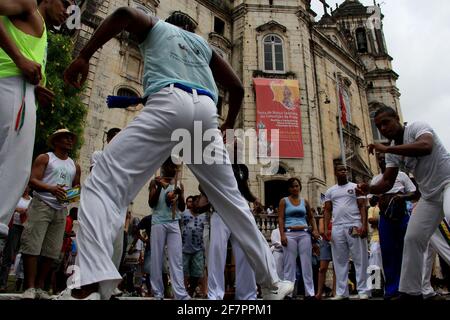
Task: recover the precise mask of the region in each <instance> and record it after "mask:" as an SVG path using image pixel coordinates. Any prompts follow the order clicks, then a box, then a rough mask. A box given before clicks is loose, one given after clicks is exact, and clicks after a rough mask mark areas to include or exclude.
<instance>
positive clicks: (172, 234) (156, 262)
mask: <svg viewBox="0 0 450 320" xmlns="http://www.w3.org/2000/svg"><path fill="white" fill-rule="evenodd" d="M150 245H151V252H152V254H151V256H150V265H151V267H150V282H151V285H152V290H153V295H154V297H155V298H157V299H162V298H164V283H163V278H162V273H163V272H162V271H163V262H164V247H165V246H166V245H167V252H168V258H169V272H170V281H171V283H172V290H173V293H174V296H175V299H177V300H188V299H190V297H189V295H188V293H187V292H186V288H185V286H184V273H183V243H182V240H181V232H180V225H179V222H178V221H174V222H171V223H165V224H155V225H153V226H152V232H151V239H150Z"/></svg>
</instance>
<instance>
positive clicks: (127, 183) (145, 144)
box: [77, 88, 279, 298]
mask: <svg viewBox="0 0 450 320" xmlns="http://www.w3.org/2000/svg"><path fill="white" fill-rule="evenodd" d="M198 100H199V101H197V100H195V101H194V98H193V95H192V94H189V93H187V92H185V91H182V90H180V89H176V88H175V89H173V90H170V89H169V88H165V89H163V90H161V91H160V92H158V93H156V94H154V95H152V96H150V97H149V98H148V100H147V104H146V106H145V107H144V109H143V110H142V111H141V113H140V114H139V115H138V116H137V117H136V118H135V119H134V120H133V121H132V122H131V123H130V124H129V125H128V126H127V127H126V128H125V129H124V130H122V131H121V132H120V133H119V134H118V135H117V136H116V137H115V138H114V139H113V140H112V141H111V143H110V144H108V146H107V147H106V148H105V151H104V152H103V153H102V155H101V156H100V157H99V159H98V162H97V164H96V165H95V167H94V168H93V169H92V173H91V175H90V176H89V177H88V178H87V179H86V181H85V185H84V188H83V189H82V193H81V201H80V208H79V212H78V219H79V223H80V230H79V232H78V235H77V237H78V250H79V252H78V256H77V258H78V266H79V271H80V283H81V285H82V286H84V285H88V284H92V283H98V282H99V283H100V293H101V294H102V296H103V297H104V298H107V297H108V295H110V294H111V292H112V290H114V288H115V286H116V285H117V283H118V282H119V281H120V280H121V277H120V274H119V273H118V272H117V269H116V267H115V266H114V263H113V261H112V259H111V258H112V256H113V242H114V240H115V239H116V237H117V234H118V232H119V230H120V227H121V225H122V224H123V221H124V219H125V217H124V216H123V215H124V213H125V212H126V208H127V207H128V205H129V204H130V202H131V201H133V199H134V198H135V197H136V195H137V194H138V192H139V191H140V190H141V189H142V187H143V186H144V185H145V184H146V183H147V182H148V181H149V179H150V178H151V176H152V175H153V174H154V172H156V170H157V169H158V168H159V167H160V166H161V165H162V163H163V162H164V161H165V160H166V159H167V158H168V157H169V156H170V154H171V151H172V149H173V147H174V146H175V145H178V144H179V142H178V140H177V141H172V139H171V135H172V131H173V130H174V129H177V128H182V129H184V130H186V131H187V132H189V133H190V134H191V136H194V121H201V122H202V125H203V127H202V129H203V131H205V130H207V129H212V130H214V133H215V140H214V142H208V143H204V144H203V149H204V148H206V146H208V145H209V146H210V147H211V145H213V146H214V147H215V150H216V151H217V152H216V155H217V153H218V155H219V156H224V157H226V158H227V159H228V155H227V152H226V150H225V148H224V145H223V140H222V137H221V135H220V131H219V130H218V125H219V124H218V120H217V119H218V117H217V114H216V106H215V104H214V102H213V101H212V100H211V99H210V98H208V97H207V96H198ZM197 134H202V132H197ZM196 138H197V139H198V137H196ZM189 168H190V170H191V171H192V172H193V173H194V175H195V176H196V177H197V179H198V180H199V182H200V184H201V185H202V187H203V189H204V190H205V192H206V195H207V197H208V199H209V200H210V201H211V203H212V204H213V206H214V207H215V208H216V209H217V211H218V212H220V213H219V214H220V215H221V217H222V218H223V220H224V222H225V224H226V225H227V226H228V228H230V230H232V233H233V235H234V237H235V239H236V240H237V242H238V243H239V244H240V245H241V247H242V249H243V250H244V252H245V254H246V255H247V258H248V259H249V263H250V265H251V266H252V268H253V270H255V271H256V279H257V282H258V283H260V284H261V285H264V286H267V287H269V286H272V285H273V284H275V283H276V282H278V281H279V278H278V276H277V274H276V266H275V261H274V259H273V256H272V253H271V252H270V249H269V245H268V244H267V241H266V240H265V238H264V236H263V235H262V234H261V232H260V231H259V230H258V227H257V226H256V223H255V220H254V218H253V216H252V214H251V212H250V209H249V207H248V204H247V202H246V201H245V199H244V198H243V197H242V196H241V194H240V192H239V190H238V187H237V182H236V179H235V178H234V175H233V170H232V168H231V165H216V164H212V165H208V164H204V163H202V164H192V165H189Z"/></svg>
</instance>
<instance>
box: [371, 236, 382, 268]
mask: <svg viewBox="0 0 450 320" xmlns="http://www.w3.org/2000/svg"><path fill="white" fill-rule="evenodd" d="M369 266H376V267H378V268H379V269H380V270H383V258H382V256H381V247H380V242H379V241H376V242H371V243H370V255H369Z"/></svg>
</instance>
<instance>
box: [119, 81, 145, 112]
mask: <svg viewBox="0 0 450 320" xmlns="http://www.w3.org/2000/svg"><path fill="white" fill-rule="evenodd" d="M117 95H118V96H120V97H140V95H139V94H138V93H137V92H136V91H134V90H132V89H130V88H124V87H122V88H119V90H117ZM137 106H138V105H134V106H129V107H128V108H127V110H129V111H137V110H139V109H138V108H137Z"/></svg>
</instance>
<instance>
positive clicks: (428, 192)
mask: <svg viewBox="0 0 450 320" xmlns="http://www.w3.org/2000/svg"><path fill="white" fill-rule="evenodd" d="M424 134H431V135H432V136H433V151H432V152H431V154H430V155H428V156H423V157H405V156H399V155H395V154H389V153H388V154H386V168H402V169H404V170H405V171H406V172H407V173H412V174H413V175H414V177H415V178H416V181H417V184H418V185H419V189H420V192H421V194H422V197H423V198H424V199H430V198H433V197H435V196H439V195H440V193H441V192H442V190H443V189H444V187H445V186H446V185H447V184H449V183H450V153H449V152H448V151H447V150H446V149H445V147H444V145H443V144H442V142H441V140H440V139H439V137H438V136H437V135H436V133H435V132H434V130H433V129H432V128H431V127H430V126H429V125H428V124H426V123H424V122H414V123H411V124H410V125H408V126H406V127H405V132H404V135H403V143H404V144H411V143H414V142H415V141H416V140H417V139H418V138H419V137H421V136H422V135H424ZM392 145H393V146H394V145H395V142H392Z"/></svg>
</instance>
